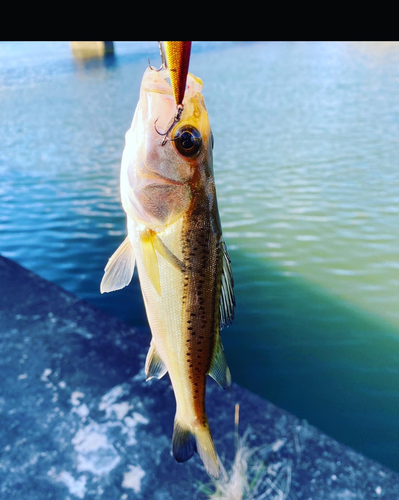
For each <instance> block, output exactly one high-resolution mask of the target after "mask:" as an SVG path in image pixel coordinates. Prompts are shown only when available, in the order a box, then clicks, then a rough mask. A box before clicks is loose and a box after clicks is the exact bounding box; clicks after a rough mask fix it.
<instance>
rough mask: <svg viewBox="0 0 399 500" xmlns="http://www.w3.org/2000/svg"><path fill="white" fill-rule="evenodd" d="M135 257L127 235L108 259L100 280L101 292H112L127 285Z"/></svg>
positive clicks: (132, 271)
mask: <svg viewBox="0 0 399 500" xmlns="http://www.w3.org/2000/svg"><path fill="white" fill-rule="evenodd" d="M134 265H135V258H134V252H133V247H132V244H131V243H130V240H129V237H128V236H127V237H126V238H125V240H124V241H123V243H122V244H121V245H120V246H119V247H118V248H117V250H116V251H115V252H114V254H113V255H112V256H111V258H110V259H109V260H108V263H107V265H106V266H105V269H104V276H103V279H102V280H101V284H100V291H101V293H107V292H113V291H114V290H120V289H121V288H124V287H125V286H127V285H128V284H129V283H130V281H131V280H132V277H133V273H134Z"/></svg>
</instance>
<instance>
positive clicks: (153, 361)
mask: <svg viewBox="0 0 399 500" xmlns="http://www.w3.org/2000/svg"><path fill="white" fill-rule="evenodd" d="M167 371H168V370H167V369H166V366H165V365H164V362H163V361H162V359H161V357H160V355H159V354H158V353H157V350H156V348H155V345H154V343H153V342H151V345H150V349H149V351H148V354H147V358H146V360H145V374H146V377H147V380H151V379H152V378H158V379H160V378H162V377H163V376H164V375H165V373H166V372H167Z"/></svg>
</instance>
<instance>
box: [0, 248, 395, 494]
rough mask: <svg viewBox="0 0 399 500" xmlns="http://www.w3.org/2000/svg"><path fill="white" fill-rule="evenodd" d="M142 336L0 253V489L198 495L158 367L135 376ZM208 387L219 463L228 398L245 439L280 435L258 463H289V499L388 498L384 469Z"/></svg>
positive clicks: (197, 465) (237, 392)
mask: <svg viewBox="0 0 399 500" xmlns="http://www.w3.org/2000/svg"><path fill="white" fill-rule="evenodd" d="M148 344H149V337H148V334H145V333H142V332H139V331H137V330H136V329H134V328H130V327H129V326H127V325H126V324H123V323H121V322H120V321H118V320H116V319H114V318H111V317H108V316H106V315H105V314H103V313H102V312H100V311H98V310H96V309H95V308H93V307H91V306H90V305H88V304H86V303H85V302H83V301H81V300H79V299H77V298H76V297H74V296H73V295H71V294H69V293H67V292H65V291H64V290H62V289H60V288H58V287H57V286H56V285H54V284H52V283H49V282H47V281H45V280H43V279H41V278H39V277H38V276H36V275H34V274H33V273H31V272H29V271H27V270H25V269H23V268H22V267H20V266H19V265H17V264H15V263H14V262H11V261H10V260H8V259H5V258H2V257H0V373H1V377H2V386H1V392H0V419H1V427H0V497H1V498H5V499H7V500H11V499H17V500H44V499H57V500H67V499H71V500H72V499H75V498H84V499H94V500H97V499H107V500H114V499H118V500H119V499H123V500H125V499H155V500H161V499H164V500H180V499H181V500H185V499H190V500H192V499H193V498H198V499H201V498H205V497H204V495H203V494H202V493H200V492H199V483H200V482H202V483H209V479H208V477H207V475H206V473H205V472H204V470H203V468H202V465H201V462H200V460H199V458H198V456H195V457H193V458H192V459H191V460H190V461H189V462H187V463H185V464H177V463H176V462H175V461H174V459H173V458H172V457H171V455H170V442H171V434H172V426H173V419H174V410H175V403H174V397H173V393H172V391H171V388H170V382H169V379H168V377H164V379H163V380H161V381H158V380H156V381H151V382H148V383H146V382H145V381H144V373H143V365H144V359H145V355H146V351H147V348H148ZM233 375H234V374H233ZM208 388H209V390H208V402H207V404H208V415H209V420H210V424H211V427H212V431H213V435H214V438H215V443H216V446H217V449H218V451H219V454H220V455H221V456H223V457H225V458H224V463H225V464H226V465H228V463H229V460H230V459H231V457H232V453H233V450H234V432H233V430H234V426H233V417H234V407H235V404H236V403H239V404H240V409H241V410H240V430H241V431H244V430H245V429H247V428H250V429H251V431H250V434H249V438H248V439H249V443H250V444H251V445H260V444H267V443H270V444H271V443H273V442H275V441H276V440H283V441H282V442H284V445H282V446H280V447H279V449H278V450H277V451H276V452H274V453H272V454H271V455H270V456H269V457H268V462H267V465H268V467H269V469H268V475H269V478H270V480H271V481H273V480H274V479H275V477H276V474H278V472H279V471H283V470H288V468H287V467H286V466H287V465H288V464H290V465H291V485H290V496H289V497H288V498H290V499H291V500H297V499H306V500H311V499H314V500H316V499H317V500H321V499H329V500H333V499H334V500H338V499H356V500H361V499H367V500H374V499H384V500H398V498H399V476H398V475H397V474H395V473H394V472H392V471H390V470H389V469H387V468H385V467H383V466H381V465H379V464H378V463H375V462H373V461H371V460H368V459H367V458H365V457H363V456H361V455H359V454H358V453H355V452H354V451H352V450H351V449H348V448H347V447H345V446H342V445H341V444H339V443H337V442H336V441H334V440H333V439H331V438H329V437H328V436H326V435H324V434H322V433H320V432H319V431H318V430H317V429H315V428H314V427H312V426H310V425H308V424H307V423H306V422H301V421H299V420H297V419H296V418H295V417H294V416H292V415H290V414H288V413H286V412H284V411H282V410H280V409H279V408H276V407H275V406H274V405H272V404H270V403H268V402H267V401H264V400H262V399H260V398H259V397H257V396H256V395H254V394H252V393H250V392H248V391H246V390H244V389H242V388H240V387H238V386H237V385H234V386H233V387H232V389H231V390H229V391H223V390H222V389H220V388H219V387H218V386H217V385H216V384H215V383H213V381H212V380H209V384H208ZM282 442H281V444H282ZM284 467H286V468H285V469H284ZM266 486H267V484H266V483H265V488H266ZM196 495H197V496H196ZM266 498H269V499H270V498H278V497H277V493H276V492H273V491H271V492H270V495H269V496H267V497H266Z"/></svg>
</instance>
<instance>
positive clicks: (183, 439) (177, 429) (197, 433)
mask: <svg viewBox="0 0 399 500" xmlns="http://www.w3.org/2000/svg"><path fill="white" fill-rule="evenodd" d="M205 418H206V417H205ZM172 451H173V456H174V457H175V460H176V461H177V462H186V461H187V460H188V459H189V458H191V457H192V456H193V455H194V453H195V452H198V454H199V456H200V457H201V460H202V461H203V463H204V466H205V469H206V470H207V472H208V474H209V475H211V476H212V477H214V478H218V477H219V461H218V457H217V454H216V450H215V446H214V444H213V440H212V436H211V431H210V429H209V424H208V420H206V422H205V423H204V424H203V425H202V426H200V425H199V426H198V427H196V428H194V429H193V428H190V427H189V426H188V425H187V424H184V423H183V422H181V421H179V419H178V418H177V416H176V418H175V425H174V429H173V438H172Z"/></svg>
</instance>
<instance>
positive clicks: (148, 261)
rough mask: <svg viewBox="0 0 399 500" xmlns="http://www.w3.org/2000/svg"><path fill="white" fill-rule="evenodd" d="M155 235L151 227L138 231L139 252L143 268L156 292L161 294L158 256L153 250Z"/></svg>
mask: <svg viewBox="0 0 399 500" xmlns="http://www.w3.org/2000/svg"><path fill="white" fill-rule="evenodd" d="M156 237H157V235H156V233H155V232H154V231H152V230H151V229H146V230H144V231H142V232H141V233H140V241H141V253H142V256H143V263H144V267H145V270H146V272H147V275H148V277H149V278H150V281H151V283H152V285H153V287H154V288H155V290H156V291H157V292H158V294H159V295H161V281H160V278H159V266H158V257H157V254H156V252H155V246H154V240H155V238H156Z"/></svg>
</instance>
